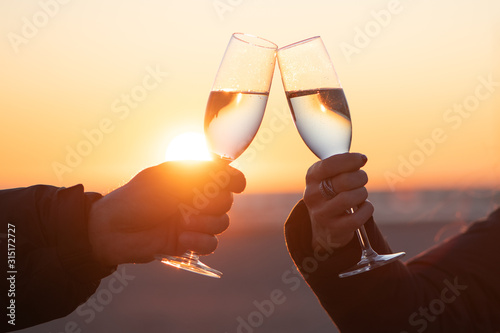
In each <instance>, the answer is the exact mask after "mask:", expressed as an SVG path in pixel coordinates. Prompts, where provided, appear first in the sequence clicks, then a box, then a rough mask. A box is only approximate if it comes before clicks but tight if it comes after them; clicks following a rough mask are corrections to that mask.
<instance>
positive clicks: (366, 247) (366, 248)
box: [356, 225, 378, 263]
mask: <svg viewBox="0 0 500 333" xmlns="http://www.w3.org/2000/svg"><path fill="white" fill-rule="evenodd" d="M356 235H357V236H358V240H359V244H360V245H361V260H360V263H363V262H369V261H371V259H372V258H374V257H376V256H378V254H377V252H375V251H374V250H373V249H372V246H371V245H370V241H369V240H368V235H367V234H366V229H365V226H364V225H362V226H361V227H359V229H357V230H356Z"/></svg>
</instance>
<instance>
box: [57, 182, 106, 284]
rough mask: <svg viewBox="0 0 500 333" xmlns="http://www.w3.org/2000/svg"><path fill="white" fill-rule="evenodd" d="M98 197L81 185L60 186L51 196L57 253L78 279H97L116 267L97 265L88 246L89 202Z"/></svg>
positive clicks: (99, 195) (73, 276) (72, 274)
mask: <svg viewBox="0 0 500 333" xmlns="http://www.w3.org/2000/svg"><path fill="white" fill-rule="evenodd" d="M100 198H102V195H101V194H99V193H93V192H88V193H84V188H83V186H82V185H76V186H73V187H70V188H60V189H59V190H58V191H57V193H56V196H55V200H56V204H55V205H53V209H54V210H55V211H54V212H53V213H54V215H53V216H56V221H57V222H56V223H57V240H56V242H57V243H56V244H57V252H58V255H59V258H60V261H61V264H62V266H63V268H64V269H65V271H66V272H67V273H68V274H69V275H71V277H72V278H73V279H75V280H77V281H80V282H88V281H100V280H101V279H102V278H104V277H106V276H108V275H110V274H112V273H113V272H114V271H115V270H116V266H112V267H106V266H103V265H102V264H100V263H99V262H98V261H97V260H96V258H95V257H94V254H93V251H92V247H91V245H90V240H89V236H88V228H87V222H88V215H89V211H90V208H91V206H92V204H93V203H94V202H95V201H97V200H99V199H100Z"/></svg>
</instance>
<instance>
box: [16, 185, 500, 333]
mask: <svg viewBox="0 0 500 333" xmlns="http://www.w3.org/2000/svg"><path fill="white" fill-rule="evenodd" d="M301 196H302V195H301V194H299V193H296V194H241V195H236V196H235V202H234V205H233V208H232V210H231V212H230V216H231V226H230V227H229V229H228V230H227V231H226V232H225V233H223V234H222V235H220V237H219V240H220V242H219V248H218V249H217V250H216V252H215V253H214V254H212V255H210V256H206V257H203V261H204V262H205V263H206V264H208V265H210V266H212V267H214V268H217V269H219V270H221V271H222V272H223V273H224V276H223V277H222V278H221V279H213V278H208V277H204V276H200V275H196V274H192V273H189V272H183V271H178V270H176V269H173V268H170V267H167V266H165V265H163V264H161V263H160V262H156V261H155V262H151V263H148V264H142V265H132V264H130V265H121V266H119V268H118V270H117V272H115V273H114V275H111V276H109V277H107V278H106V279H104V280H102V282H101V285H100V287H99V289H98V291H97V292H96V293H95V294H94V295H93V296H92V298H91V299H90V302H87V303H86V304H84V305H82V306H81V307H80V310H78V311H75V312H73V313H72V314H70V315H69V316H67V317H65V318H61V319H58V320H54V321H52V322H49V323H46V324H42V325H39V326H36V327H33V328H29V329H25V330H21V331H19V332H30V333H31V332H37V333H39V332H47V333H49V332H51V333H59V332H72V333H77V332H89V333H90V332H92V333H101V332H102V333H104V332H120V333H129V332H130V333H132V332H134V333H135V332H137V333H139V332H148V333H149V332H151V333H156V332H197V333H198V332H219V333H232V332H237V333H258V332H262V333H264V332H269V333H270V332H315V333H322V332H338V331H337V329H336V327H335V325H334V324H333V323H332V322H331V320H330V319H329V317H328V316H327V315H326V313H325V312H324V311H323V309H322V308H321V306H320V305H319V303H318V301H317V299H316V297H315V296H314V294H313V293H312V292H311V291H310V289H309V288H308V286H307V285H306V284H305V282H304V281H303V280H297V279H295V280H293V281H295V282H294V283H292V282H290V281H291V279H290V277H293V276H294V274H296V271H295V268H294V266H293V263H292V260H291V259H290V257H289V255H288V252H287V250H286V245H285V241H284V237H283V223H284V221H285V220H286V218H287V216H288V214H289V212H290V211H291V209H292V208H293V206H294V205H295V204H296V202H297V201H298V200H300V198H301ZM369 200H370V201H371V202H372V203H373V204H374V206H375V213H374V217H375V220H376V222H377V223H378V225H379V227H380V229H381V230H382V232H383V234H384V236H385V237H386V239H387V241H388V242H389V244H390V245H391V247H392V249H393V250H394V251H406V252H407V256H406V257H405V258H404V260H408V259H410V258H411V257H413V256H415V255H416V254H418V253H420V252H421V251H423V250H425V249H427V248H429V247H430V246H433V245H435V244H437V243H439V242H442V241H443V240H445V239H446V238H448V237H451V236H453V235H455V234H457V233H459V232H460V231H461V230H463V229H464V228H465V227H467V225H468V224H470V223H471V222H472V221H474V220H477V219H480V218H482V217H485V216H486V215H487V214H488V213H489V212H491V211H493V210H494V209H495V208H496V207H499V206H500V190H475V189H474V190H472V189H469V190H460V191H458V190H456V191H452V190H449V191H417V192H410V191H408V192H373V193H370V196H369ZM297 281H299V282H297ZM273 295H274V296H273ZM276 295H279V297H277V296H276ZM272 297H275V299H278V300H279V302H278V303H279V304H274V305H273V306H272V307H271V306H270V303H269V302H270V301H269V300H270V299H272ZM263 309H264V310H263ZM360 320H362V314H360Z"/></svg>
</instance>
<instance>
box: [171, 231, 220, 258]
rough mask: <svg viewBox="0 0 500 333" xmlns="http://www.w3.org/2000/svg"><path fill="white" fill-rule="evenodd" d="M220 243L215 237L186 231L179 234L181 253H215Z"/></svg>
mask: <svg viewBox="0 0 500 333" xmlns="http://www.w3.org/2000/svg"><path fill="white" fill-rule="evenodd" d="M218 244H219V241H218V240H217V237H216V236H214V235H208V234H204V233H200V232H194V231H185V232H182V233H180V234H179V242H178V247H179V251H182V252H185V251H187V250H189V251H194V252H196V253H198V254H210V253H212V252H214V251H215V249H216V248H217V245H218Z"/></svg>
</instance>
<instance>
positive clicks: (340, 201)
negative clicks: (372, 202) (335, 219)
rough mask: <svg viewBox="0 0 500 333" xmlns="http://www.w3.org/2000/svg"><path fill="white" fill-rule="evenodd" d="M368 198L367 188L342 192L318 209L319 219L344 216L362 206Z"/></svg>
mask: <svg viewBox="0 0 500 333" xmlns="http://www.w3.org/2000/svg"><path fill="white" fill-rule="evenodd" d="M367 198H368V191H367V190H366V188H365V187H361V188H357V189H354V190H351V191H346V192H341V193H339V194H337V195H336V196H335V197H333V198H332V199H330V200H326V201H324V202H323V203H322V204H321V205H319V206H318V207H317V213H318V214H319V215H318V216H319V217H331V216H340V215H344V214H345V212H346V211H350V210H351V208H354V207H357V206H358V205H361V204H362V203H363V202H364V201H365V200H366V199H367Z"/></svg>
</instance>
